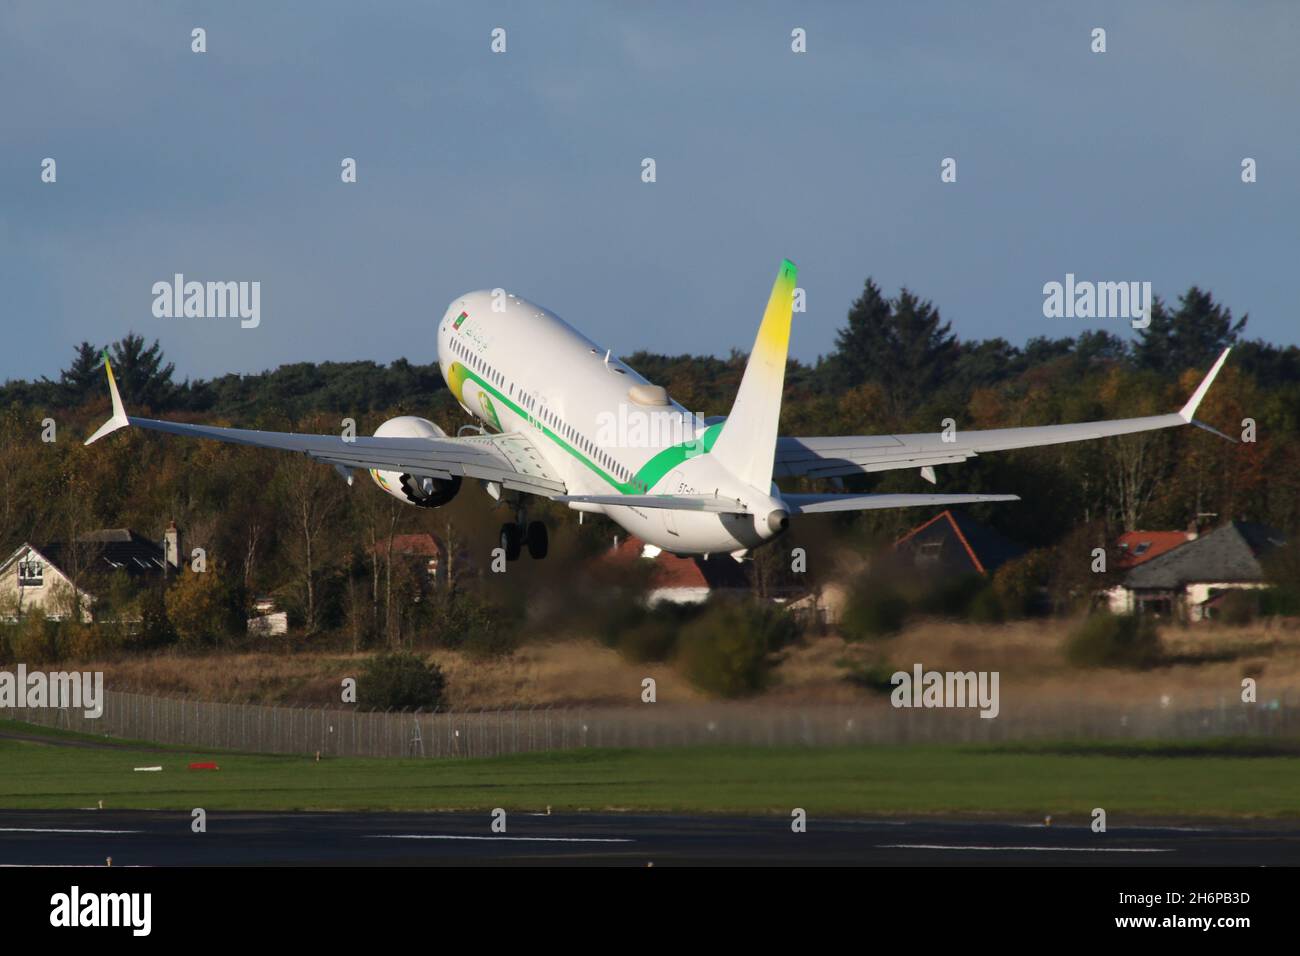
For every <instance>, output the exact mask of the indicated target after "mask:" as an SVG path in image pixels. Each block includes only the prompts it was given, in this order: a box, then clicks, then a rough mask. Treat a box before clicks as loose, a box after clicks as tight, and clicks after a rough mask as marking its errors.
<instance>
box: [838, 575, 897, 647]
mask: <svg viewBox="0 0 1300 956" xmlns="http://www.w3.org/2000/svg"><path fill="white" fill-rule="evenodd" d="M906 621H907V599H906V598H905V597H903V595H902V594H900V593H899V592H898V591H895V590H894V589H893V588H892V587H889V586H888V585H878V584H877V585H875V586H873V585H872V583H871V582H870V581H866V582H863V583H862V584H859V585H858V586H857V587H856V588H854V590H853V593H852V594H850V595H849V599H848V601H846V602H845V605H844V614H843V616H842V617H841V618H840V633H841V634H843V636H844V639H845V640H846V641H860V640H863V639H869V638H879V637H888V636H889V635H891V634H897V633H898V632H899V631H901V630H902V629H903V624H904V623H905V622H906Z"/></svg>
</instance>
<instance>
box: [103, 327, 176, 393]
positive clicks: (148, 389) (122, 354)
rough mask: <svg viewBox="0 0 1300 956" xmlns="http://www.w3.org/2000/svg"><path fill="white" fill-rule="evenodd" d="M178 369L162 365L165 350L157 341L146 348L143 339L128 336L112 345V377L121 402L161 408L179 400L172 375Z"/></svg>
mask: <svg viewBox="0 0 1300 956" xmlns="http://www.w3.org/2000/svg"><path fill="white" fill-rule="evenodd" d="M175 369H176V366H175V365H173V364H172V363H171V362H168V363H166V364H165V365H164V364H163V354H162V346H160V345H159V344H158V340H157V339H154V343H153V345H150V346H145V344H144V336H142V335H136V334H135V333H134V332H128V333H127V335H126V337H125V338H123V339H122V340H121V341H118V342H115V343H114V344H113V373H114V375H115V376H116V377H117V385H118V388H119V389H120V390H121V392H122V398H123V400H124V401H127V402H134V403H135V404H137V405H147V406H149V407H150V408H162V407H164V406H166V405H167V404H168V403H169V402H171V401H172V400H173V399H174V398H175V396H176V386H175V385H174V384H173V383H172V372H174V371H175Z"/></svg>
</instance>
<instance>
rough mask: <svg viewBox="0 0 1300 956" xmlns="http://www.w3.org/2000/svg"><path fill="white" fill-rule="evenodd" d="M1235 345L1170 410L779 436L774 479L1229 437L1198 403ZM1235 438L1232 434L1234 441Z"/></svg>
mask: <svg viewBox="0 0 1300 956" xmlns="http://www.w3.org/2000/svg"><path fill="white" fill-rule="evenodd" d="M1229 351H1231V350H1230V349H1224V351H1223V354H1222V355H1220V356H1219V358H1218V361H1216V362H1215V363H1214V366H1213V368H1211V369H1210V371H1209V374H1207V375H1206V376H1205V379H1204V380H1203V381H1202V382H1201V384H1200V386H1199V387H1198V388H1197V389H1196V391H1195V393H1194V394H1193V395H1192V397H1191V398H1190V399H1188V401H1187V404H1186V405H1184V406H1183V407H1182V409H1180V410H1179V411H1177V412H1171V413H1170V414H1167V415H1148V416H1145V417H1143V418H1120V419H1115V420H1112V421H1103V422H1079V423H1076V424H1071V425H1034V426H1030V427H1028V428H992V429H986V430H983V431H977V430H971V431H962V430H961V429H958V430H957V431H956V432H955V433H954V434H953V435H952V436H951V437H952V440H951V441H945V440H944V436H943V435H942V434H941V433H938V432H933V433H925V434H920V435H846V436H843V437H834V436H827V437H818V438H780V439H778V440H777V444H776V466H775V470H774V473H773V477H775V478H789V477H795V476H804V477H808V478H835V477H840V476H844V475H856V474H862V473H863V472H871V471H890V470H892V469H896V468H930V467H933V466H935V465H949V464H954V463H956V462H961V461H965V460H966V459H968V458H971V457H974V456H975V455H980V454H983V453H985V452H990V451H1005V450H1007V449H1009V448H1035V447H1038V446H1040V445H1057V444H1061V443H1062V442H1072V441H1086V440H1088V439H1091V438H1105V437H1107V436H1110V435H1128V434H1131V433H1133V432H1144V431H1152V430H1154V429H1158V428H1173V427H1176V426H1179V425H1196V426H1198V427H1200V428H1204V429H1206V430H1207V431H1211V432H1214V433H1215V434H1217V435H1220V437H1223V438H1228V436H1226V435H1223V434H1222V433H1221V432H1218V431H1215V429H1213V428H1211V427H1210V426H1209V425H1206V424H1205V423H1204V422H1200V421H1197V419H1196V418H1195V415H1196V409H1197V406H1199V405H1200V403H1201V399H1203V398H1204V397H1205V393H1206V392H1207V391H1209V388H1210V384H1211V383H1212V382H1213V381H1214V377H1215V376H1216V375H1218V374H1219V369H1220V368H1222V367H1223V363H1224V361H1225V360H1226V359H1227V357H1228V352H1229ZM1233 440H1234V439H1231V438H1229V441H1233Z"/></svg>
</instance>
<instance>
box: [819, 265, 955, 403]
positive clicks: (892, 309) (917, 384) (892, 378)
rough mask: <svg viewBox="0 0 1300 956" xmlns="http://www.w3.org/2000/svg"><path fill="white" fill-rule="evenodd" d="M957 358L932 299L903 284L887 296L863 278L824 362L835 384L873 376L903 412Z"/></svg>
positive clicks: (949, 328) (937, 382)
mask: <svg viewBox="0 0 1300 956" xmlns="http://www.w3.org/2000/svg"><path fill="white" fill-rule="evenodd" d="M960 358H961V347H960V345H959V344H958V342H957V337H956V336H955V335H954V334H953V332H952V325H951V323H948V322H944V321H943V320H942V318H941V317H940V315H939V310H938V309H937V308H935V307H934V305H933V304H931V303H930V302H929V301H926V300H922V299H920V298H918V297H917V296H916V295H914V294H913V293H912V292H910V291H908V290H907V289H903V290H902V291H900V292H899V294H898V297H897V298H895V299H890V300H886V299H885V297H884V296H883V295H881V292H880V287H879V286H877V285H876V284H875V282H874V281H872V280H871V279H868V280H867V282H866V286H865V288H864V289H863V291H862V295H860V296H858V298H857V300H856V301H855V302H854V303H853V305H852V307H851V308H850V309H849V314H848V325H847V326H846V327H845V328H843V329H841V330H840V332H839V333H838V335H837V336H836V340H835V352H834V353H833V354H832V355H831V357H830V359H829V363H830V369H831V380H832V381H833V382H834V383H835V385H836V387H838V388H850V387H852V386H855V385H859V384H862V383H864V382H878V383H880V385H881V386H883V388H884V390H885V398H886V401H887V402H889V403H890V405H891V410H892V411H893V412H894V413H895V414H902V413H904V412H906V411H908V410H910V409H911V408H913V407H915V405H916V404H918V402H919V401H920V400H921V399H923V398H924V397H926V396H928V395H930V394H931V393H932V392H933V391H934V390H935V389H937V388H938V387H939V386H940V385H942V384H943V382H944V381H945V379H946V378H947V376H948V374H949V372H950V371H951V370H952V369H953V367H954V366H955V365H956V363H957V361H958V360H959V359H960Z"/></svg>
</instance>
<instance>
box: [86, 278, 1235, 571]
mask: <svg viewBox="0 0 1300 956" xmlns="http://www.w3.org/2000/svg"><path fill="white" fill-rule="evenodd" d="M796 276H797V271H796V269H795V266H794V264H793V263H791V262H789V261H788V260H787V261H784V262H783V263H782V264H781V269H780V272H779V273H778V275H777V278H776V283H775V284H774V285H773V287H772V295H771V298H770V299H769V300H768V303H767V310H766V311H765V312H764V314H763V321H762V324H761V325H760V326H759V329H758V336H757V338H756V339H755V340H754V349H753V351H752V352H751V353H750V356H749V362H748V364H747V365H746V367H745V373H744V376H743V378H742V379H741V382H740V390H739V392H738V393H737V395H736V401H735V404H734V405H732V408H731V413H730V414H729V415H727V416H726V418H725V419H719V420H703V421H702V420H699V419H698V418H697V417H696V416H693V415H692V414H691V413H689V412H688V411H687V410H686V409H685V408H683V407H682V406H681V405H679V404H677V403H676V402H674V401H673V400H672V398H671V397H670V396H669V395H668V394H667V392H666V391H665V390H664V389H663V388H662V387H660V386H656V385H653V384H651V383H650V382H649V381H647V380H646V379H645V378H643V377H641V376H640V375H638V374H637V373H636V372H635V371H634V370H633V369H631V368H629V367H628V366H626V365H624V364H623V363H622V362H620V361H618V360H617V359H613V358H611V357H610V354H609V352H608V351H607V350H605V349H602V348H601V347H600V346H598V345H597V344H596V343H594V342H593V341H592V340H591V339H588V338H587V337H586V336H584V335H583V334H582V333H581V332H579V331H577V330H576V329H574V328H573V327H572V326H570V325H568V324H567V323H566V322H564V321H563V320H562V319H561V318H560V317H559V316H557V315H555V314H554V313H553V312H550V311H548V310H547V309H544V308H542V307H541V306H538V305H535V304H533V303H531V302H528V301H526V300H524V299H520V298H518V297H516V296H514V295H507V294H506V293H504V292H503V291H501V290H494V291H483V292H471V293H468V294H466V295H464V296H462V297H460V298H459V299H456V300H455V301H454V302H452V304H451V305H450V307H449V308H448V309H447V311H446V313H445V314H444V315H443V317H442V321H441V322H440V323H439V325H438V333H437V349H438V362H439V365H440V367H441V369H442V375H443V378H444V379H445V380H446V382H447V385H448V387H449V388H450V389H451V391H452V393H453V394H454V395H455V396H456V399H457V401H459V402H460V405H461V407H462V408H464V409H465V411H466V412H468V413H469V414H470V415H471V416H472V417H473V418H474V419H475V420H477V422H478V423H479V424H478V425H477V426H476V431H477V433H476V434H469V435H458V436H456V437H451V436H449V435H447V434H446V433H445V432H444V431H443V430H442V429H441V428H439V427H438V426H437V425H435V424H434V423H433V422H431V421H428V420H427V419H424V418H416V417H414V416H402V417H400V418H393V419H390V420H388V421H386V422H384V423H383V424H382V425H380V426H379V428H378V429H377V430H376V431H375V434H374V437H371V438H365V437H343V436H338V435H300V434H295V433H286V432H262V431H247V430H244V429H238V428H216V427H212V426H208V425H189V424H183V423H180V422H169V421H156V420H153V419H147V418H135V417H132V416H128V415H127V414H126V412H125V410H124V408H123V405H122V399H121V396H120V395H119V394H118V390H117V385H116V383H115V382H114V380H113V370H112V368H111V366H109V365H108V355H107V352H106V353H105V356H104V364H105V367H106V368H107V372H108V383H109V393H110V396H111V398H112V405H113V415H112V417H111V418H110V419H109V420H108V421H107V422H106V423H105V424H104V425H103V426H102V427H101V428H100V429H99V430H98V431H96V432H95V433H94V434H93V435H91V436H90V438H88V439H87V440H86V444H88V445H89V444H90V443H91V442H94V441H97V440H98V439H100V438H103V437H104V436H105V435H107V434H109V433H110V432H113V431H116V430H117V429H119V428H124V427H126V426H128V425H134V426H136V427H138V428H147V429H153V430H155V431H161V432H168V433H170V434H173V435H187V436H191V437H195V438H210V439H216V440H217V441H226V442H236V443H239V444H245V445H257V446H261V447H265V448H278V449H281V450H284V451H295V452H301V453H303V454H305V455H307V456H308V457H309V458H313V459H316V460H317V461H321V462H326V463H329V464H332V465H334V466H335V467H336V468H337V469H339V471H340V473H341V474H343V476H344V477H345V478H346V479H347V480H348V482H349V484H350V483H351V480H352V470H353V469H357V468H364V469H366V470H368V471H369V472H370V474H371V475H372V477H373V478H374V480H375V482H376V483H377V484H378V485H379V487H381V488H382V489H383V490H384V491H386V492H388V493H389V494H390V495H393V496H394V497H395V498H398V499H400V500H402V501H404V502H408V503H410V504H413V505H416V506H418V507H422V508H436V507H438V506H440V505H444V504H446V503H447V502H449V501H451V499H452V498H453V497H455V495H456V493H457V492H458V491H459V490H460V487H461V483H462V481H463V479H465V478H471V479H477V480H478V481H480V482H482V483H483V485H484V487H485V488H486V490H487V492H488V494H489V495H491V497H492V498H493V499H496V500H498V501H499V500H501V499H502V497H503V495H508V496H509V498H510V499H511V501H512V502H513V503H514V504H515V507H516V511H515V517H516V520H515V521H512V522H508V523H506V524H504V525H503V526H502V528H501V539H500V541H501V547H502V548H503V549H504V550H505V553H506V556H507V557H508V558H509V559H510V560H514V559H516V558H518V557H519V555H520V552H521V549H522V548H523V546H524V545H525V544H526V545H527V548H528V551H529V553H530V554H531V555H532V556H533V557H535V558H541V557H545V555H546V551H547V534H546V526H545V525H544V524H542V523H541V522H538V521H534V522H531V523H526V520H525V515H526V509H525V507H524V500H525V499H524V496H526V495H540V496H542V497H544V498H549V499H551V500H552V501H559V502H563V503H565V504H567V505H568V506H569V507H570V508H571V509H573V510H575V511H579V512H587V513H594V514H603V515H606V516H608V517H609V518H610V519H612V520H613V521H615V522H617V523H618V524H619V525H621V526H622V527H623V528H625V529H626V530H627V531H629V532H631V533H632V534H635V535H637V536H638V537H640V538H641V539H643V540H644V541H646V542H648V543H650V544H652V545H655V546H657V547H659V548H661V549H663V550H665V551H669V552H671V553H674V554H678V555H693V554H706V555H707V554H716V553H723V552H726V553H729V554H731V555H733V556H734V557H736V558H737V559H738V560H739V559H741V558H743V557H744V555H745V554H746V552H748V550H749V549H751V548H753V547H755V546H756V545H759V544H762V543H763V542H765V541H768V540H770V539H772V538H774V537H776V536H777V535H779V534H781V532H782V531H784V530H785V529H786V527H787V526H788V524H789V520H790V518H791V517H792V516H797V515H806V514H816V513H821V512H830V511H861V510H867V509H873V508H904V507H912V506H917V505H953V504H965V503H969V502H979V501H1015V500H1018V499H1017V496H1015V495H981V494H794V493H789V492H782V491H781V490H780V489H779V488H778V487H777V486H776V484H775V482H774V480H773V479H775V478H784V477H796V476H804V477H809V478H837V477H842V476H845V475H856V474H862V473H864V472H874V471H887V470H890V469H896V468H916V469H919V470H920V472H921V475H922V476H923V477H924V478H925V479H926V480H928V481H930V482H931V483H933V482H934V467H935V466H936V465H946V464H951V463H954V462H960V461H965V460H966V459H967V458H970V457H973V456H975V455H978V454H982V453H984V452H990V451H1001V450H1003V449H1008V448H1028V447H1033V446H1038V445H1052V444H1057V443H1060V442H1071V441H1081V440H1084V439H1090V438H1101V437H1104V436H1108V435H1123V434H1128V433H1131V432H1141V431H1149V430H1152V429H1158V428H1169V427H1172V426H1177V425H1187V424H1194V425H1198V426H1200V427H1202V428H1205V429H1207V430H1209V431H1214V429H1212V428H1210V426H1208V425H1205V424H1204V423H1202V422H1199V421H1197V420H1196V419H1195V418H1194V415H1195V414H1196V408H1197V406H1198V405H1199V404H1200V402H1201V399H1203V398H1204V397H1205V393H1206V392H1207V391H1208V390H1209V387H1210V383H1211V382H1212V381H1213V380H1214V377H1215V375H1217V374H1218V372H1219V369H1220V368H1222V366H1223V363H1224V361H1225V360H1226V359H1227V357H1228V350H1226V349H1225V350H1224V352H1223V354H1222V355H1220V356H1219V359H1218V361H1216V362H1215V363H1214V367H1213V368H1211V369H1210V372H1209V374H1208V375H1206V377H1205V380H1204V381H1202V382H1201V384H1200V387H1199V388H1197V389H1196V392H1195V394H1193V395H1192V397H1191V398H1190V399H1189V400H1188V402H1187V404H1186V405H1184V406H1183V407H1182V409H1181V410H1179V411H1177V412H1174V413H1171V414H1167V415H1151V416H1147V417H1145V418H1126V419H1119V420H1115V421H1104V422H1085V423H1081V424H1072V425H1044V426H1036V427H1029V428H998V429H992V430H986V431H957V432H955V433H952V434H943V433H937V432H936V433H933V434H930V433H926V434H919V435H848V436H843V437H818V438H787V437H778V435H777V420H778V418H779V416H780V411H781V393H782V389H783V385H784V380H785V367H786V354H787V351H788V347H789V341H790V322H791V312H792V305H793V295H794V289H795V280H796ZM466 427H467V426H462V429H461V431H464V430H465V428H466ZM489 429H490V430H491V433H489ZM1215 433H1216V434H1220V433H1218V432H1215ZM1224 437H1226V436H1224Z"/></svg>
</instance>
